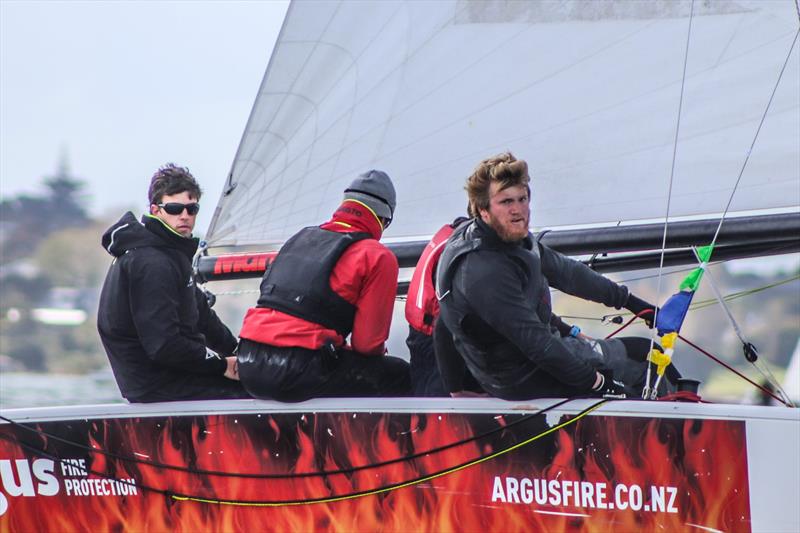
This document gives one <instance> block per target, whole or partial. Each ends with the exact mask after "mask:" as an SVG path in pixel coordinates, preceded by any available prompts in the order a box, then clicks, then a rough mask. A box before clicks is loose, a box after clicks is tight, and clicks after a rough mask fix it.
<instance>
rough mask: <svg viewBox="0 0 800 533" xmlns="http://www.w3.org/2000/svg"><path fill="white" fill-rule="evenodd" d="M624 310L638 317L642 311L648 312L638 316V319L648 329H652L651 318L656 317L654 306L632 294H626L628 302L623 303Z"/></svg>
mask: <svg viewBox="0 0 800 533" xmlns="http://www.w3.org/2000/svg"><path fill="white" fill-rule="evenodd" d="M625 309H627V310H628V311H631V312H632V313H633V314H634V315H639V313H642V311H649V313H647V312H646V313H643V314H641V315H639V318H641V319H642V320H644V321H645V323H646V324H647V327H648V328H652V327H653V318H655V316H656V306H655V305H653V304H650V303H647V302H645V301H644V300H642V299H641V298H639V297H638V296H635V295H634V294H633V293H631V294H628V301H627V302H626V303H625Z"/></svg>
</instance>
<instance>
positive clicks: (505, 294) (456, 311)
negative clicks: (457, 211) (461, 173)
mask: <svg viewBox="0 0 800 533" xmlns="http://www.w3.org/2000/svg"><path fill="white" fill-rule="evenodd" d="M529 182H530V177H529V175H528V165H527V164H526V163H525V161H522V160H518V159H516V158H515V157H514V156H513V155H512V154H510V153H504V154H500V155H498V156H495V157H492V158H489V159H486V160H484V161H482V162H481V163H480V164H479V165H478V167H477V168H476V169H475V171H474V173H473V174H472V175H471V176H470V177H469V179H468V180H467V185H466V189H467V193H468V196H469V205H470V215H471V216H473V217H474V218H473V219H472V220H471V221H470V222H469V223H466V224H462V225H461V226H459V227H458V228H457V229H456V231H455V232H454V233H453V235H452V236H451V237H450V239H449V240H448V243H447V245H446V247H445V250H444V252H443V253H442V257H441V258H440V260H439V266H438V269H437V279H436V281H437V293H438V295H439V298H440V302H439V303H440V307H441V310H440V318H439V321H438V323H437V329H436V331H435V336H437V337H439V336H442V335H452V340H453V341H454V345H455V350H446V349H440V346H443V345H446V343H440V342H439V340H437V342H436V347H437V352H436V357H437V361H438V364H439V368H440V370H441V372H442V378H443V380H444V382H445V386H446V388H447V390H448V392H450V393H451V394H454V395H456V394H457V393H458V392H459V391H461V390H462V388H463V384H462V383H461V380H462V376H463V375H464V372H463V365H464V364H466V366H467V367H468V368H469V370H470V372H471V373H472V375H473V376H475V378H476V379H477V380H478V382H479V383H480V384H481V386H482V387H483V389H484V390H485V391H486V392H488V393H489V394H491V395H493V396H496V397H499V398H504V399H507V400H524V399H530V398H540V397H554V396H576V395H584V394H587V393H592V392H596V393H602V394H619V393H622V392H623V391H624V390H627V391H628V392H633V391H632V390H631V389H626V385H627V386H629V387H630V386H637V385H640V383H639V381H640V380H641V378H642V376H643V375H644V372H645V370H646V366H645V365H646V364H647V363H646V362H645V360H644V358H645V355H646V354H647V352H648V350H649V347H650V342H649V340H648V339H644V338H627V339H621V340H610V341H595V340H591V339H588V338H585V337H584V336H582V335H578V334H576V332H575V331H574V330H573V335H570V334H569V331H567V332H564V331H563V328H562V332H559V328H558V327H556V323H557V322H558V320H556V319H554V316H553V313H552V308H551V303H550V287H551V286H552V287H554V288H557V289H559V290H561V291H563V292H565V293H568V294H571V295H574V296H578V297H581V298H585V299H587V300H592V301H595V302H599V303H603V304H605V305H608V306H610V307H614V308H617V309H619V308H621V307H626V308H627V309H629V310H631V311H633V312H635V313H639V312H643V311H648V310H649V311H651V312H652V311H653V310H654V308H653V306H652V305H650V304H648V303H647V302H644V301H643V300H641V299H639V298H637V297H636V296H634V295H632V294H630V293H629V292H628V289H627V288H626V287H625V286H623V285H618V284H616V283H614V282H613V281H611V280H609V279H607V278H605V277H603V276H602V275H600V274H598V273H596V272H594V271H593V270H591V269H589V268H588V267H586V266H585V265H584V264H583V263H580V262H579V261H575V260H572V259H569V258H567V257H565V256H563V255H561V254H559V253H557V252H555V251H553V250H551V249H550V248H548V247H547V246H544V245H542V244H541V243H539V242H538V241H537V240H535V239H534V238H533V236H532V235H531V234H530V233H529V231H528V227H529V223H530V187H529ZM649 316H650V318H652V315H649ZM564 333H566V335H565V336H564ZM612 375H613V377H614V378H616V379H620V380H621V381H622V383H621V382H619V381H615V380H614V379H612Z"/></svg>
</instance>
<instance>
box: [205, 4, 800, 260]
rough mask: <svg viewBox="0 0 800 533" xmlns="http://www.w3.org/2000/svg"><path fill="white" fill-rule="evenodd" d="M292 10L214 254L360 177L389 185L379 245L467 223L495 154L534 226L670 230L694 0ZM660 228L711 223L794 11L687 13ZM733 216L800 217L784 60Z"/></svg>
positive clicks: (280, 230) (215, 227)
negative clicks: (693, 220) (523, 189)
mask: <svg viewBox="0 0 800 533" xmlns="http://www.w3.org/2000/svg"><path fill="white" fill-rule="evenodd" d="M599 5H600V3H594V2H572V1H568V2H556V3H550V2H501V1H491V0H490V1H486V2H466V1H441V2H440V1H430V2H427V1H413V2H406V1H394V2H354V1H347V0H345V1H341V2H327V1H321V2H313V1H309V2H297V3H294V4H292V6H291V7H290V9H289V11H288V13H287V18H286V21H285V22H284V28H283V30H282V32H281V37H280V38H279V41H278V43H277V45H276V47H275V50H274V52H273V57H272V59H271V61H270V66H269V68H268V70H267V73H266V75H265V78H264V81H263V82H262V86H261V88H260V91H259V94H258V97H257V100H256V103H255V105H254V107H253V111H252V113H251V117H250V119H249V121H248V125H247V128H246V131H245V133H244V135H243V138H242V143H241V146H240V148H239V150H238V152H237V157H236V160H235V161H234V164H233V166H232V178H231V183H232V184H234V185H235V188H234V189H233V190H232V191H231V192H230V193H229V194H226V195H223V197H222V198H221V200H220V206H219V210H218V212H217V215H216V216H215V217H214V220H213V222H212V227H211V228H210V231H209V234H208V236H207V238H208V241H209V243H210V245H211V246H212V247H213V246H234V247H235V246H250V245H258V244H265V243H280V242H283V241H284V240H285V239H286V238H287V237H288V236H290V235H292V234H293V233H294V232H296V231H297V230H298V229H299V228H300V227H303V226H306V225H311V224H316V223H319V222H320V221H322V220H324V219H325V218H327V217H328V216H329V215H330V213H331V212H332V210H333V209H335V207H336V205H338V202H339V201H340V199H341V191H342V189H343V188H344V186H345V185H346V184H347V183H348V182H349V181H350V180H351V179H352V178H353V176H354V175H355V174H357V173H359V172H362V171H365V170H367V169H369V168H381V169H383V170H385V171H387V172H388V173H389V174H390V175H391V176H392V178H393V179H394V180H395V182H396V185H397V190H398V209H397V216H396V219H395V221H394V223H393V224H392V226H391V228H390V229H389V231H388V232H387V235H386V237H387V238H389V239H403V238H409V237H413V236H423V235H430V234H431V233H432V232H433V231H434V230H435V229H436V228H438V227H439V226H440V225H441V224H442V222H443V221H446V220H449V219H452V218H453V217H454V216H456V215H459V214H463V213H464V211H465V207H466V194H465V193H464V191H463V183H464V180H465V178H466V177H467V176H468V175H469V174H470V172H471V170H472V168H473V167H474V166H475V164H476V163H477V162H478V161H480V160H481V159H483V158H485V157H488V156H490V155H493V154H495V153H497V152H500V151H504V150H511V151H513V152H514V153H515V155H517V156H518V157H522V158H524V159H527V160H528V162H529V166H530V168H531V170H532V180H533V181H532V189H533V191H534V192H533V200H534V203H533V210H534V216H533V220H534V222H535V223H536V224H537V226H544V227H559V226H563V225H574V224H595V223H601V222H609V221H614V220H643V219H653V218H657V217H659V216H663V215H664V213H663V212H662V211H663V206H664V205H666V197H667V194H668V181H669V171H670V165H671V157H672V147H673V142H674V139H673V136H674V129H675V121H676V118H677V108H678V99H679V91H680V82H681V75H682V67H683V50H684V46H685V31H686V24H687V21H688V16H689V8H690V6H691V3H690V2H688V1H687V2H684V1H663V2H661V1H656V2H647V3H638V2H625V1H619V2H617V1H610V2H603V3H602V5H603V6H605V7H604V8H603V9H600V7H599ZM695 9H696V12H695V15H694V16H695V19H694V22H693V24H694V25H695V27H694V28H693V31H692V41H691V42H690V49H689V57H688V63H687V73H686V88H685V100H684V110H683V112H682V124H681V132H680V136H679V139H678V147H677V148H678V150H677V151H678V157H677V160H676V167H675V181H674V186H673V202H672V205H673V207H672V208H671V213H670V217H672V216H690V215H702V214H707V213H714V212H720V211H722V210H723V209H724V207H725V202H726V201H727V198H728V196H729V195H730V192H731V190H732V189H733V186H734V183H735V181H736V178H737V175H738V173H739V170H740V168H741V166H742V163H743V161H744V160H745V157H746V156H747V151H748V149H749V146H750V143H751V141H752V139H753V135H754V133H755V131H756V128H757V126H758V123H759V121H760V119H761V116H762V113H763V110H764V107H765V105H766V101H767V100H768V98H769V96H770V93H771V91H772V87H773V86H774V84H775V81H776V79H777V75H778V72H779V71H780V68H781V66H782V64H783V62H784V60H785V59H786V54H787V53H788V51H789V46H790V44H791V41H792V38H793V36H794V33H795V32H796V31H797V17H796V13H795V6H794V3H793V2H792V1H791V0H776V1H755V2H751V1H737V2H713V1H712V2H703V3H702V5H700V4H697V5H696V7H695ZM792 53H793V54H794V55H793V58H790V61H789V65H788V67H787V71H786V73H785V74H784V77H783V79H782V80H781V84H780V85H779V87H778V90H777V92H776V95H775V101H774V102H773V104H772V107H771V109H770V112H769V113H768V115H767V117H766V120H765V123H764V127H763V130H762V131H761V133H760V134H759V139H758V143H757V145H756V147H755V149H754V150H753V153H752V154H751V155H750V161H749V162H748V166H747V169H746V172H745V173H744V175H743V177H742V181H741V183H740V185H739V188H738V190H737V192H736V195H735V196H734V199H733V203H732V205H731V209H732V210H733V211H747V210H754V209H763V208H773V207H788V208H792V207H795V206H797V207H798V209H800V157H799V156H798V150H797V146H798V145H800V96H799V95H800V83H799V82H798V79H800V72H798V70H799V69H798V64H799V63H800V61H798V60H797V58H798V51H797V50H794V51H793V52H792Z"/></svg>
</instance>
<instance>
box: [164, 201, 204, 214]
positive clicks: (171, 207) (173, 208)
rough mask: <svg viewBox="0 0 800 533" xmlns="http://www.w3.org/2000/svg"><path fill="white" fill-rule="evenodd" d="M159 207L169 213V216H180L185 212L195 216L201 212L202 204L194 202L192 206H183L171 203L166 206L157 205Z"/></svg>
mask: <svg viewBox="0 0 800 533" xmlns="http://www.w3.org/2000/svg"><path fill="white" fill-rule="evenodd" d="M156 205H157V206H158V207H160V208H161V209H163V210H164V211H166V212H167V214H168V215H180V214H181V213H183V210H184V209H186V212H187V213H189V214H190V215H192V216H194V215H196V214H197V213H198V212H199V211H200V204H198V203H197V202H192V203H190V204H182V203H180V202H169V203H166V204H156Z"/></svg>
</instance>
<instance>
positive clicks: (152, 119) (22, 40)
mask: <svg viewBox="0 0 800 533" xmlns="http://www.w3.org/2000/svg"><path fill="white" fill-rule="evenodd" d="M286 6H287V2H283V1H251V2H244V1H226V2H216V1H179V2H155V1H134V2H99V1H93V2H77V1H53V2H34V1H28V0H25V1H9V0H0V194H1V195H2V196H3V197H8V196H12V195H15V194H18V193H20V192H36V191H39V190H41V189H40V185H41V179H42V177H43V176H46V175H52V174H53V172H54V171H55V169H56V168H57V165H58V162H59V160H60V158H61V154H62V153H66V155H67V158H68V162H69V165H70V168H71V170H72V173H73V174H74V175H76V176H78V177H80V178H82V179H84V180H85V181H86V182H87V183H88V185H89V186H88V188H87V192H88V197H87V204H88V207H89V208H90V211H91V212H92V213H93V214H101V213H109V212H110V211H112V210H113V209H114V208H117V209H118V210H119V208H121V207H123V206H130V207H136V208H137V210H138V211H139V212H143V211H144V210H145V209H146V207H147V198H146V194H147V193H146V191H147V185H148V180H149V177H150V175H152V173H153V171H154V170H155V169H156V168H158V167H159V166H160V165H162V164H164V163H166V162H169V161H174V162H175V163H178V164H180V165H185V166H188V167H189V169H190V170H191V171H192V173H193V174H194V175H195V177H196V178H197V179H198V181H200V183H201V185H202V187H203V189H204V193H205V194H204V197H203V200H202V202H201V203H202V210H201V216H200V218H199V220H198V229H199V230H201V231H202V232H204V231H205V229H206V228H207V227H208V224H209V222H210V219H211V214H212V212H213V208H214V206H215V205H216V203H217V200H218V198H219V195H220V192H221V190H222V184H223V181H224V179H225V176H226V175H227V173H228V171H229V170H230V165H231V162H232V161H233V157H234V154H235V152H236V147H237V146H238V144H239V139H240V137H241V134H242V132H243V130H244V126H245V123H246V121H247V117H248V114H249V112H250V108H251V106H252V104H253V100H254V98H255V95H256V92H257V90H258V86H259V84H260V82H261V78H262V76H263V75H264V71H265V69H266V67H267V62H268V60H269V57H270V53H271V51H272V47H273V45H274V43H275V40H276V38H277V36H278V32H279V31H280V27H281V24H282V22H283V17H284V14H285V11H286ZM119 214H121V213H119Z"/></svg>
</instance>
